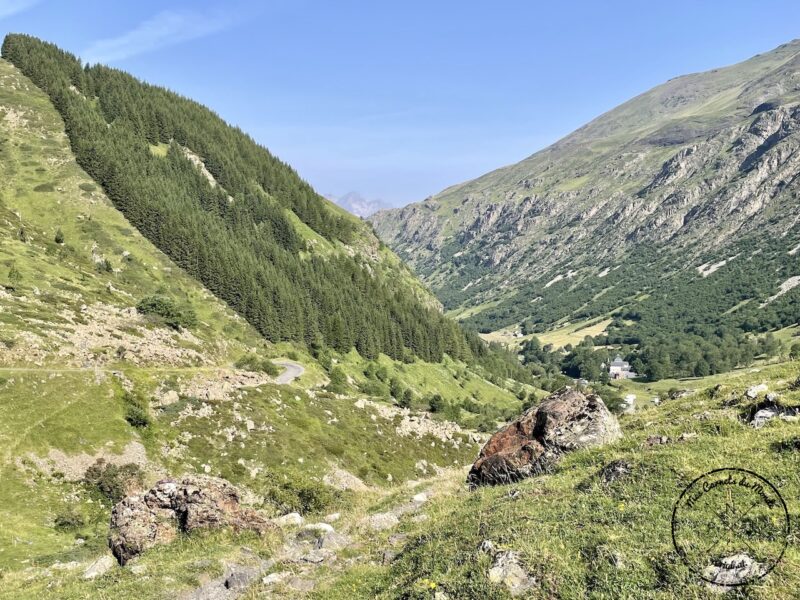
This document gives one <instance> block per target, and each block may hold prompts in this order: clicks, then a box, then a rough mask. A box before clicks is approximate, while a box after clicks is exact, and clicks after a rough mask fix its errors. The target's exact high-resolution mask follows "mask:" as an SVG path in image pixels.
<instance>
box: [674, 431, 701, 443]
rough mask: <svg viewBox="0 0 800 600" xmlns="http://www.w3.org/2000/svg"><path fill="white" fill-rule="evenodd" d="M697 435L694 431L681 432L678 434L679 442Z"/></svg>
mask: <svg viewBox="0 0 800 600" xmlns="http://www.w3.org/2000/svg"><path fill="white" fill-rule="evenodd" d="M696 437H697V434H696V433H695V432H694V431H684V432H683V433H682V434H680V435H679V436H678V441H679V442H686V441H688V440H693V439H694V438H696Z"/></svg>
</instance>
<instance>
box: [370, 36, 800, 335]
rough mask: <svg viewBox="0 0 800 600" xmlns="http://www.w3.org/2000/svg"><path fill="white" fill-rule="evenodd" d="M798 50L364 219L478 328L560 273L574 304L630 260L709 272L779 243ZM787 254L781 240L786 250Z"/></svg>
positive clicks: (791, 193) (612, 117) (799, 148)
mask: <svg viewBox="0 0 800 600" xmlns="http://www.w3.org/2000/svg"><path fill="white" fill-rule="evenodd" d="M799 49H800V43H798V42H794V43H793V44H792V45H791V48H787V47H781V48H778V49H776V50H774V51H773V52H769V53H765V54H761V55H759V56H757V57H754V58H753V59H751V60H749V61H746V62H744V63H741V64H739V65H734V66H731V67H726V68H724V69H715V70H713V71H711V72H708V73H703V74H698V75H694V76H691V77H687V78H676V79H673V80H671V81H669V82H667V83H665V84H664V85H661V86H658V87H656V88H654V89H652V90H650V91H649V92H646V93H644V94H641V95H639V96H637V97H636V98H634V99H632V100H630V101H629V102H626V103H624V104H622V105H621V106H619V107H617V108H616V109H614V110H612V111H609V112H608V113H606V114H604V115H602V116H601V117H599V118H598V119H596V120H595V121H593V122H591V123H589V124H587V125H586V126H584V127H582V128H580V129H578V130H577V131H575V132H573V133H572V134H570V135H569V136H567V137H566V138H564V139H562V140H560V141H559V142H556V143H555V144H553V145H552V146H550V147H548V148H546V149H544V150H541V151H540V152H537V153H536V154H534V155H532V156H530V157H528V158H526V159H524V160H522V161H520V162H519V163H517V164H515V165H510V166H507V167H503V168H501V169H498V170H495V171H492V172H491V173H487V174H486V175H484V176H482V177H480V178H478V179H475V180H473V181H468V182H465V183H462V184H458V185H454V186H451V187H449V188H447V189H446V190H444V191H442V192H441V193H440V194H437V195H436V196H434V197H432V198H429V199H428V200H426V201H424V202H421V203H417V204H410V205H408V206H405V207H402V208H397V209H392V210H387V211H381V212H379V213H376V214H374V215H373V216H372V217H371V218H370V220H371V222H372V223H373V225H374V227H375V230H376V231H377V233H378V234H379V236H380V237H381V239H383V240H384V241H385V242H386V243H387V244H388V245H389V246H390V247H391V248H393V249H394V250H396V251H397V252H398V253H399V254H400V255H401V256H402V257H403V258H404V259H406V260H407V261H408V262H409V263H410V264H411V266H412V267H413V268H414V269H415V271H416V272H417V273H419V274H420V275H421V276H422V278H423V279H424V280H425V282H426V283H427V284H428V285H430V286H431V287H432V288H433V289H434V290H435V291H437V292H440V296H442V297H447V298H450V303H451V305H450V306H448V308H455V307H457V306H460V307H477V308H480V309H481V310H480V312H478V311H475V312H472V313H471V314H470V317H469V318H470V320H472V321H473V322H475V324H478V319H479V318H480V325H479V326H481V327H482V326H484V325H486V324H487V323H488V322H492V324H493V325H495V326H496V328H498V329H499V328H502V327H504V326H507V325H511V324H513V323H514V322H519V320H520V319H524V318H525V317H527V316H529V315H524V314H514V315H511V314H510V313H509V311H508V307H509V302H501V303H499V304H494V302H493V301H495V300H497V299H498V298H503V299H512V298H513V300H509V301H513V302H515V303H517V304H518V305H519V306H526V304H525V302H526V301H527V300H533V298H535V297H536V294H537V293H541V288H542V286H544V285H545V284H546V283H547V282H548V281H551V280H552V278H553V276H554V275H556V274H557V273H558V272H559V271H563V270H566V269H567V268H570V269H573V270H575V271H576V272H577V274H576V276H575V281H574V282H573V290H572V291H573V293H574V292H575V289H574V286H575V285H581V284H584V285H585V288H584V290H585V291H586V292H587V298H588V297H591V296H592V295H594V294H595V293H597V289H596V287H594V284H595V283H596V282H594V280H593V278H594V274H595V273H597V271H598V270H600V269H604V268H607V267H614V266H620V265H622V266H625V262H626V257H628V256H630V257H635V256H636V255H637V253H638V252H639V251H641V250H647V251H650V250H653V249H654V248H656V249H659V250H663V251H664V253H665V254H669V255H673V254H675V253H680V254H679V256H680V260H675V261H674V262H673V259H672V258H671V256H669V257H667V256H665V257H664V258H663V259H660V261H659V262H661V264H659V265H657V267H656V266H654V265H652V264H648V266H647V267H646V269H644V268H643V269H642V271H645V270H646V271H648V272H650V271H651V270H657V268H661V267H662V266H663V267H664V268H668V269H669V270H670V271H675V270H681V269H682V268H683V267H684V266H685V265H686V264H688V263H691V264H696V263H695V262H693V261H695V260H701V259H702V260H703V261H705V260H707V259H709V258H713V259H714V261H713V262H715V263H721V261H722V259H725V258H728V257H730V256H733V255H735V254H736V251H735V248H736V246H737V245H738V244H739V243H740V242H741V240H742V239H743V238H744V237H751V236H752V237H753V238H754V240H774V239H780V238H782V237H783V236H785V235H786V234H787V233H788V232H791V231H793V227H796V225H797V222H798V217H797V210H796V205H797V202H796V194H797V189H798V185H800V178H798V177H797V173H798V170H799V169H800V86H799V85H798V84H797V80H798V75H797V73H798V60H800V59H798V50H799ZM712 98H713V99H714V100H713V101H710V100H711V99H712ZM796 244H797V241H796V240H794V239H788V238H787V240H786V250H789V249H790V248H793V247H794V246H796ZM753 245H754V244H753ZM729 252H730V253H729ZM743 260H747V257H744V256H743V257H741V260H739V263H742V262H743ZM739 263H737V264H739ZM722 264H724V263H722ZM755 264H756V263H755V262H751V264H750V268H753V269H757V268H758V267H756V266H754V265H755ZM745 266H748V265H745ZM636 278H637V274H636V273H634V274H633V278H628V279H626V282H630V281H631V279H633V280H636ZM646 285H647V284H646V283H645V284H643V285H642V287H645V286H646ZM514 291H518V292H519V297H514V296H513V294H512V292H514ZM561 303H562V300H561V298H560V297H558V296H557V295H554V294H550V295H547V294H545V295H544V298H543V306H545V307H546V308H545V309H543V310H541V311H540V312H541V313H547V312H549V311H548V310H547V309H549V308H551V307H552V308H553V309H554V311H553V312H554V316H555V317H556V318H555V319H554V321H553V322H557V321H558V318H560V317H567V315H569V313H570V312H571V311H565V312H563V313H561V312H558V311H557V310H556V309H558V308H559V306H560V304H561ZM484 304H485V306H483V305H484ZM519 312H521V311H518V313H519ZM480 313H484V314H483V315H481V317H482V318H481V317H479V315H480ZM512 317H513V318H512ZM547 324H550V323H545V325H547Z"/></svg>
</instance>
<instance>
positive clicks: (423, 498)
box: [411, 492, 428, 504]
mask: <svg viewBox="0 0 800 600" xmlns="http://www.w3.org/2000/svg"><path fill="white" fill-rule="evenodd" d="M411 501H412V502H414V503H416V504H425V503H426V502H427V501H428V495H427V494H426V493H424V492H423V493H421V494H417V495H416V496H414V497H413V498H411Z"/></svg>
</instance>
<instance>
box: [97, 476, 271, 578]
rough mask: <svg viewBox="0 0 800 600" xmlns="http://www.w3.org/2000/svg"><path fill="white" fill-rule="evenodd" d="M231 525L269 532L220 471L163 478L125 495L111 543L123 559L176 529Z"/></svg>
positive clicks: (159, 541)
mask: <svg viewBox="0 0 800 600" xmlns="http://www.w3.org/2000/svg"><path fill="white" fill-rule="evenodd" d="M217 527H232V528H234V529H237V530H244V529H249V530H253V531H256V532H258V533H262V534H263V533H266V532H267V531H268V530H271V529H274V528H275V526H274V525H272V524H271V523H270V522H269V521H268V520H267V519H266V518H264V517H263V516H261V515H260V514H259V513H258V512H256V511H255V510H253V509H249V508H245V507H242V506H240V504H239V491H238V490H237V489H236V488H235V487H234V486H233V485H232V484H231V483H229V482H228V481H225V480H224V479H218V478H216V477H205V476H194V477H185V478H183V479H181V480H180V481H172V480H164V481H159V482H158V483H157V484H156V485H155V487H153V489H151V490H150V491H148V492H147V493H146V494H144V495H136V496H128V497H126V498H123V499H122V501H121V502H119V503H118V504H117V505H116V506H115V507H114V508H113V510H112V511H111V531H110V533H109V537H108V545H109V546H110V547H111V551H112V552H113V553H114V556H116V557H117V560H118V561H119V563H120V564H122V565H124V564H125V563H126V562H128V561H129V560H130V559H131V558H133V557H135V556H138V555H139V554H141V553H142V552H144V551H145V550H147V549H148V548H152V547H153V546H156V545H159V544H166V543H169V542H170V541H172V540H173V539H175V537H176V536H177V534H178V532H180V531H182V532H189V531H193V530H195V529H202V528H217Z"/></svg>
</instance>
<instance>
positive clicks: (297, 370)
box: [272, 359, 306, 385]
mask: <svg viewBox="0 0 800 600" xmlns="http://www.w3.org/2000/svg"><path fill="white" fill-rule="evenodd" d="M272 362H273V363H275V364H276V365H278V366H279V367H283V369H284V370H283V373H281V374H280V375H278V377H277V378H276V379H275V383H278V384H281V385H287V384H289V383H292V382H293V381H294V380H295V379H297V378H298V377H300V376H301V375H302V374H303V373H305V372H306V368H305V367H304V366H303V365H301V364H300V363H296V362H294V361H293V360H284V359H281V360H273V361H272Z"/></svg>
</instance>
